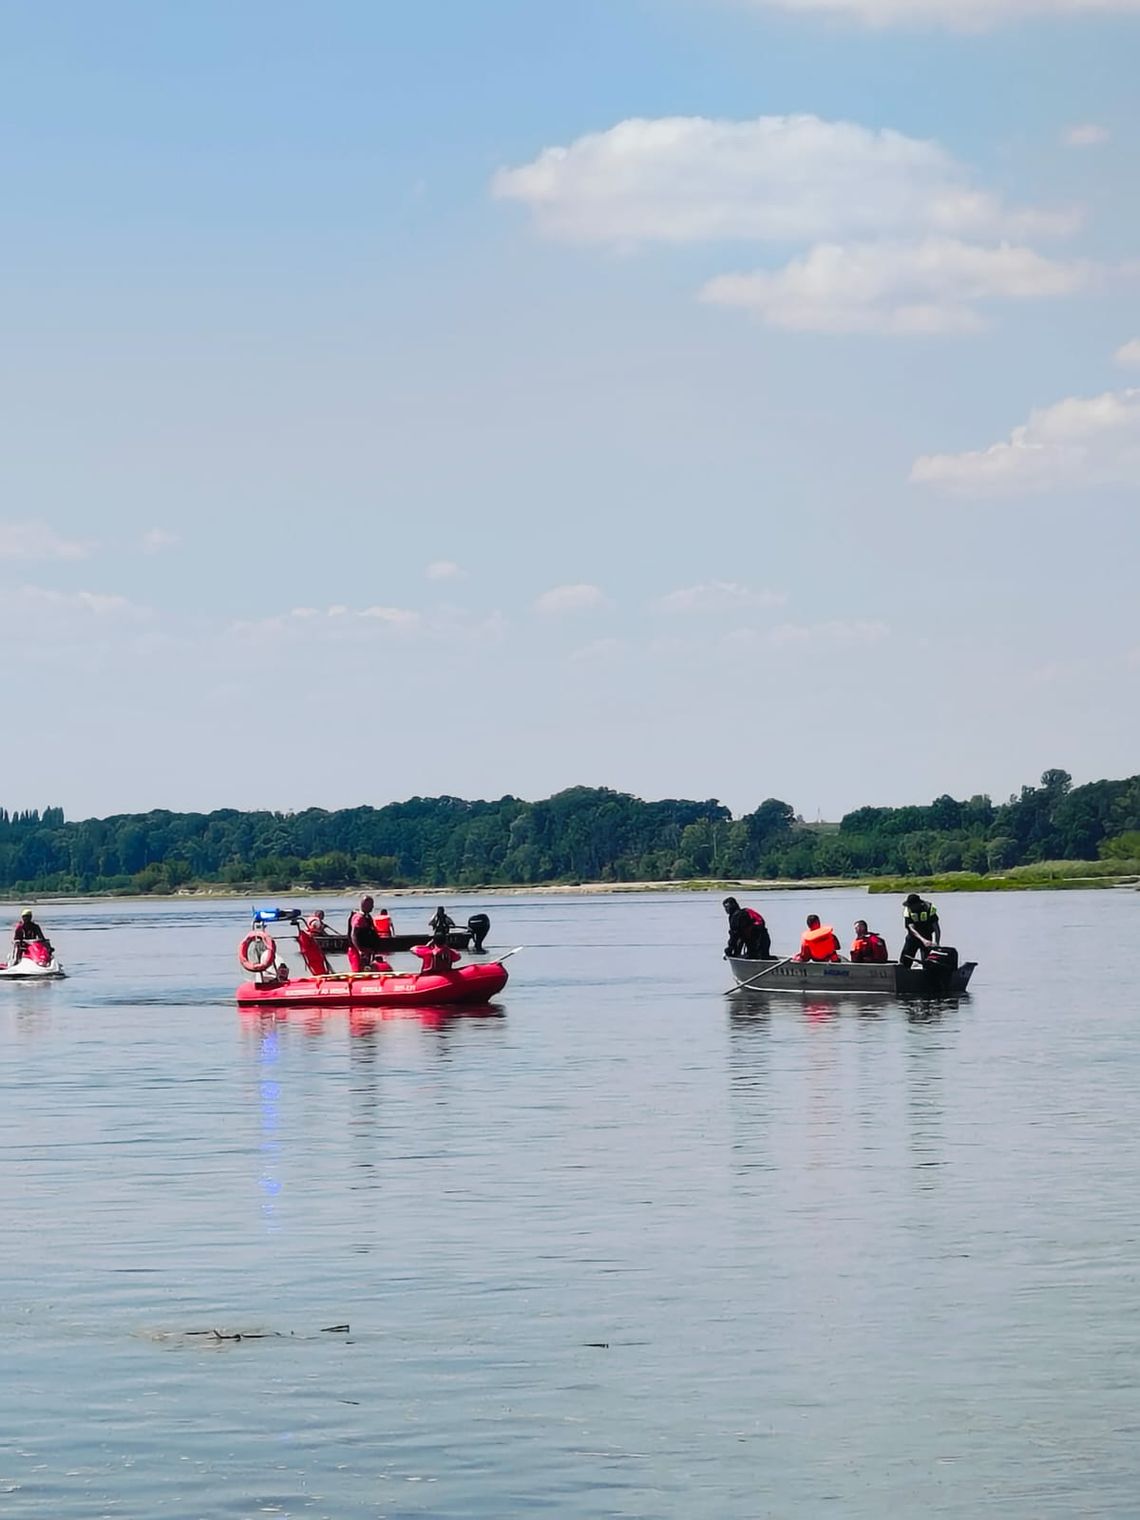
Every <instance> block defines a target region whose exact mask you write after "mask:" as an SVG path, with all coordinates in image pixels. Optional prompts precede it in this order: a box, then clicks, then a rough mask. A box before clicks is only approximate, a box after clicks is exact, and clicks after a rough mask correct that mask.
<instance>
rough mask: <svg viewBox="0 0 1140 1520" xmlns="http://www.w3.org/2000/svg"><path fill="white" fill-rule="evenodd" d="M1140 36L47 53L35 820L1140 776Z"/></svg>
mask: <svg viewBox="0 0 1140 1520" xmlns="http://www.w3.org/2000/svg"><path fill="white" fill-rule="evenodd" d="M1138 49H1140V0H573V3H572V4H571V3H565V0H417V3H416V4H415V5H407V4H397V3H395V0H382V3H375V0H320V3H317V0H237V3H235V0H195V4H194V5H186V4H184V3H182V0H101V3H100V4H99V5H98V6H93V5H91V4H90V3H89V0H70V3H65V0H34V3H33V0H0V174H2V183H3V194H2V195H0V248H2V251H3V252H2V256H3V263H4V273H5V278H4V280H3V285H2V287H0V291H2V293H0V301H2V303H3V341H2V345H0V444H2V446H0V493H2V495H0V633H2V634H3V636H4V638H5V640H6V643H7V646H8V661H7V663H8V675H9V679H8V689H7V698H6V700H7V703H8V709H9V711H8V718H7V721H5V722H4V723H3V725H2V727H0V803H2V804H3V805H5V806H7V807H10V808H18V807H44V806H48V805H53V806H62V807H63V808H64V809H65V810H66V812H67V814H68V816H69V817H84V816H90V815H103V814H109V813H116V812H134V811H145V810H148V809H150V808H154V807H168V808H173V809H180V810H181V809H210V808H214V807H223V806H227V807H244V808H250V807H270V808H280V809H288V808H297V809H300V808H303V807H308V806H325V807H330V808H331V807H341V806H356V805H359V804H361V803H371V804H374V805H381V804H383V803H385V802H388V801H392V800H396V799H400V798H404V797H408V796H413V795H437V794H441V793H447V794H451V795H457V796H463V797H499V796H502V795H504V794H507V793H511V794H514V795H516V796H522V797H527V798H536V797H542V796H546V795H548V794H550V793H551V792H554V791H556V790H559V789H560V788H563V787H566V786H573V785H592V786H593V785H599V786H611V787H615V788H618V789H621V790H626V791H631V792H634V793H636V794H638V795H640V796H644V797H662V796H673V797H677V796H680V797H694V798H698V799H703V798H708V797H717V798H719V799H721V800H722V801H723V802H725V803H727V804H728V805H729V806H730V807H732V808H733V809H734V811H736V812H738V813H739V812H742V811H746V810H750V809H751V808H753V807H755V806H756V804H757V803H758V802H760V801H761V800H762V799H763V798H765V797H769V796H776V797H780V798H782V799H784V800H786V801H788V802H790V803H791V804H792V805H793V806H794V807H795V808H796V810H797V811H799V812H802V813H803V814H804V816H806V817H809V818H814V817H816V816H821V817H824V818H836V817H838V816H840V815H841V814H842V813H843V812H844V811H846V810H848V809H850V808H853V807H856V806H859V805H861V804H864V803H895V804H898V803H904V802H922V801H928V800H929V799H930V798H932V797H934V796H936V795H938V794H940V793H943V792H950V793H952V794H954V795H956V796H969V795H971V794H973V793H976V792H989V793H991V794H992V795H993V796H994V797H995V798H996V799H1001V798H1004V797H1005V796H1006V795H1007V794H1009V793H1010V792H1012V791H1014V790H1016V789H1017V788H1019V787H1020V786H1021V785H1022V784H1023V783H1032V782H1035V781H1036V779H1037V778H1038V776H1039V775H1040V773H1041V772H1042V771H1043V770H1044V769H1046V768H1047V767H1053V766H1061V767H1064V768H1065V769H1067V770H1069V771H1071V772H1072V774H1073V775H1074V777H1075V778H1076V779H1077V780H1078V781H1084V780H1091V779H1095V778H1098V777H1101V776H1120V775H1128V774H1132V773H1134V772H1136V771H1137V770H1140V700H1138V698H1140V625H1138V622H1137V618H1136V611H1135V608H1136V583H1137V570H1138V553H1137V551H1138V549H1140V531H1138V523H1137V492H1138V488H1140V206H1138V203H1137V198H1136V195H1135V185H1136V182H1137V170H1138V168H1140V135H1138V129H1140V106H1138V104H1137V96H1136V91H1135V58H1136V56H1137V52H1138Z"/></svg>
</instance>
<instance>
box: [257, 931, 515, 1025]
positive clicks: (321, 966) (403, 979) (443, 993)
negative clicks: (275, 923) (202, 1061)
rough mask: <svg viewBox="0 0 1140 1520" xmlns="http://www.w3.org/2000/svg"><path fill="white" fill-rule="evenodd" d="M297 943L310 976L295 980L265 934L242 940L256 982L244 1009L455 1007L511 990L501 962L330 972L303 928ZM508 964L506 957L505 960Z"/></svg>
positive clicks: (270, 939) (325, 960)
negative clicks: (443, 968) (427, 968)
mask: <svg viewBox="0 0 1140 1520" xmlns="http://www.w3.org/2000/svg"><path fill="white" fill-rule="evenodd" d="M297 942H298V945H299V947H300V950H301V954H302V956H303V957H304V959H305V963H306V966H307V968H308V970H309V972H310V973H311V974H310V975H308V976H299V977H291V976H290V975H289V973H288V971H287V970H286V969H285V968H284V967H283V966H282V965H281V963H280V962H279V961H278V959H277V946H276V944H275V942H274V940H273V939H272V937H271V936H270V935H269V934H267V933H265V932H264V930H254V931H253V932H252V933H251V934H248V935H246V937H245V939H244V940H243V941H242V946H241V950H240V952H239V957H238V958H239V960H240V961H241V964H242V966H243V967H244V969H245V970H246V971H249V972H252V973H253V978H254V979H253V980H252V981H249V982H243V983H242V985H241V986H240V987H239V988H238V990H237V1001H238V1003H239V1004H240V1005H241V1006H242V1007H243V1008H450V1007H461V1006H464V1005H466V1006H467V1007H473V1006H477V1005H479V1004H480V1003H489V1002H490V1001H491V999H492V998H493V997H494V996H495V994H496V993H498V992H502V990H503V988H504V987H505V986H506V985H507V969H506V967H505V966H504V965H502V963H501V962H500V961H485V962H479V963H477V964H471V965H467V966H455V967H453V968H452V969H451V970H450V971H418V972H402V971H347V972H334V971H332V970H331V969H330V967H329V963H328V960H327V958H326V956H325V955H324V953H323V951H322V950H321V949H320V948H319V946H318V945H317V944H316V943H315V941H314V939H313V937H312V936H311V935H310V934H309V933H308V932H307V931H306V930H305V929H299V930H298V934H297ZM504 959H505V957H504Z"/></svg>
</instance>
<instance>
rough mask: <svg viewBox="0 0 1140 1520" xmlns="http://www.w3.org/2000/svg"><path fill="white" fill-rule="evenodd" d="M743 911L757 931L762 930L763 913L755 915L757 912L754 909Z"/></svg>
mask: <svg viewBox="0 0 1140 1520" xmlns="http://www.w3.org/2000/svg"><path fill="white" fill-rule="evenodd" d="M744 911H745V913H747V914H748V917H749V918H750V919H751V920H752V922H753V923H754V924H755V925H756V927H757V928H758V929H763V927H764V915H763V913H757V911H756V909H755V908H745V910H744Z"/></svg>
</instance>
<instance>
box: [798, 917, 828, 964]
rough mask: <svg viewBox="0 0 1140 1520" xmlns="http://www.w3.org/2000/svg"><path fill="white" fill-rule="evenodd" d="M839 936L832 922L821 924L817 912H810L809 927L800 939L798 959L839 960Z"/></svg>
mask: <svg viewBox="0 0 1140 1520" xmlns="http://www.w3.org/2000/svg"><path fill="white" fill-rule="evenodd" d="M838 959H839V936H838V934H836V932H835V930H834V929H833V928H832V927H831V925H830V924H821V923H820V921H819V915H818V914H817V913H809V914H808V918H807V928H806V929H805V930H804V932H803V937H802V938H801V940H800V953H799V955H797V956H796V960H798V961H837V960H838Z"/></svg>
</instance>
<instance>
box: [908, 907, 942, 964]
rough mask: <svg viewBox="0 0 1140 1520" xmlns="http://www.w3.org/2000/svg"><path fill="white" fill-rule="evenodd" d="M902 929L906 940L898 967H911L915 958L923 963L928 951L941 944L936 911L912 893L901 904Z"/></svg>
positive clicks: (939, 926) (940, 931)
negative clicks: (904, 931)
mask: <svg viewBox="0 0 1140 1520" xmlns="http://www.w3.org/2000/svg"><path fill="white" fill-rule="evenodd" d="M903 928H904V929H905V930H906V939H905V941H904V942H903V947H902V951H901V953H900V955H899V965H900V966H913V965H914V959H915V956H918V957H919V958H920V959H921V960H923V961H925V959H926V953H927V951H928V950H931V949H933V948H934V946H935V945H940V944H941V943H942V927H941V925H940V924H939V922H938V909H937V908H936V907H935V906H934V904H933V903H928V902H927V901H926V900H925V899H924V898H921V897H919V895H918V893H917V892H912V893H911V894H910V896H909V897H908V898H906V900H905V901H904V902H903Z"/></svg>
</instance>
